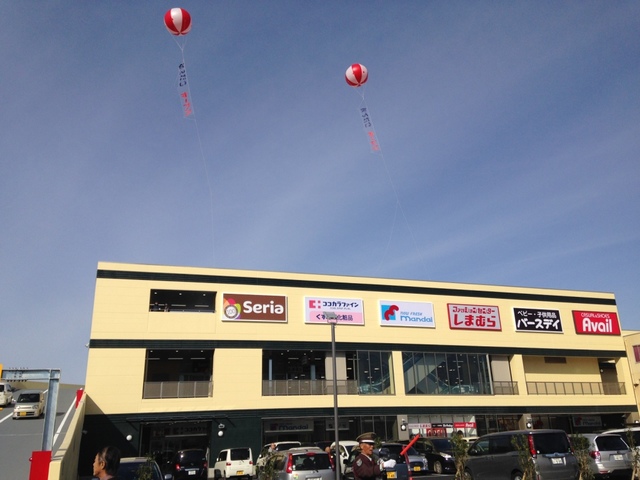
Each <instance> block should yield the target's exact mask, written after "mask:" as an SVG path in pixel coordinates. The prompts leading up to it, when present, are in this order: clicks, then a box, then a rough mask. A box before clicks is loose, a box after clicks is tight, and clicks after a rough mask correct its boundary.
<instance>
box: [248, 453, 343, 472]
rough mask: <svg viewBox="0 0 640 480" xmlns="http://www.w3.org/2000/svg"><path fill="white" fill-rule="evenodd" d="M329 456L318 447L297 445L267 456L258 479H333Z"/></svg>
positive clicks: (331, 461) (333, 469) (332, 467)
mask: <svg viewBox="0 0 640 480" xmlns="http://www.w3.org/2000/svg"><path fill="white" fill-rule="evenodd" d="M335 476H336V473H335V467H334V465H333V460H332V459H331V456H330V455H329V454H328V453H327V452H325V451H324V450H320V449H319V448H318V447H308V448H307V447H297V448H291V449H289V450H285V451H283V452H276V453H274V454H273V455H271V456H270V457H269V458H267V463H266V465H265V468H264V469H263V470H261V472H260V474H259V475H258V479H259V480H268V479H276V480H335Z"/></svg>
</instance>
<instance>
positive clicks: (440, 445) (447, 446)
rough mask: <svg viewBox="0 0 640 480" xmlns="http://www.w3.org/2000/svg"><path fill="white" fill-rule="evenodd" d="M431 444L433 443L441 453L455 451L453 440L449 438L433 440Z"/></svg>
mask: <svg viewBox="0 0 640 480" xmlns="http://www.w3.org/2000/svg"><path fill="white" fill-rule="evenodd" d="M431 442H432V443H433V446H434V447H436V450H438V451H440V452H449V451H451V450H453V447H452V445H451V440H449V439H448V438H432V439H431Z"/></svg>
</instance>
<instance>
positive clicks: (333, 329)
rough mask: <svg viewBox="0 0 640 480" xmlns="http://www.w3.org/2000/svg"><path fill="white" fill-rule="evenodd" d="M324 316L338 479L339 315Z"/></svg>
mask: <svg viewBox="0 0 640 480" xmlns="http://www.w3.org/2000/svg"><path fill="white" fill-rule="evenodd" d="M322 313H323V315H324V318H325V319H326V320H327V322H328V323H330V324H331V367H332V370H333V429H334V435H335V441H334V444H335V447H336V454H335V463H336V480H340V478H341V476H340V472H341V471H342V461H341V460H342V459H341V458H340V439H339V438H338V437H339V435H338V431H339V427H338V373H337V369H336V324H337V323H338V316H337V315H336V314H335V312H322Z"/></svg>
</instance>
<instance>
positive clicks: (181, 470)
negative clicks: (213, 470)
mask: <svg viewBox="0 0 640 480" xmlns="http://www.w3.org/2000/svg"><path fill="white" fill-rule="evenodd" d="M171 466H172V474H173V478H174V479H175V480H181V479H183V478H190V479H191V478H205V479H206V478H207V476H208V474H209V470H208V462H207V455H206V453H205V451H204V450H201V449H199V448H189V449H186V450H179V451H178V452H177V453H176V454H175V455H174V457H173V460H171Z"/></svg>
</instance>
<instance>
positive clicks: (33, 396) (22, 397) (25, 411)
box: [13, 390, 44, 420]
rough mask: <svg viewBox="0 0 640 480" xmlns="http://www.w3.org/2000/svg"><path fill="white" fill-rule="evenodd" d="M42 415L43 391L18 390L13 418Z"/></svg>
mask: <svg viewBox="0 0 640 480" xmlns="http://www.w3.org/2000/svg"><path fill="white" fill-rule="evenodd" d="M42 415H44V393H43V392H42V391H41V390H20V393H19V395H18V398H17V399H16V405H15V407H13V419H14V420H15V419H16V418H25V417H34V418H38V417H41V416H42Z"/></svg>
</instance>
